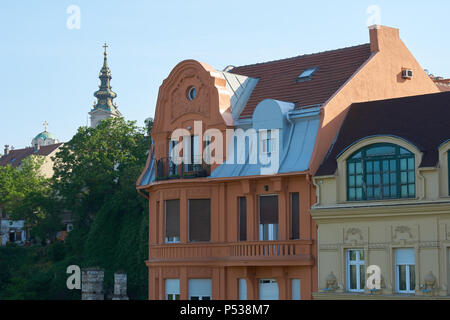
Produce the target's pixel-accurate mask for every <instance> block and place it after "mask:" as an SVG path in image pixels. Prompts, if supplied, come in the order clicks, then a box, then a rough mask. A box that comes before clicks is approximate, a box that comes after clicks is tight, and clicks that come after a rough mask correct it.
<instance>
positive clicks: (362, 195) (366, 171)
mask: <svg viewBox="0 0 450 320" xmlns="http://www.w3.org/2000/svg"><path fill="white" fill-rule="evenodd" d="M415 194H416V190H415V159H414V154H413V153H412V152H410V151H408V150H406V149H405V148H402V147H400V146H397V145H394V144H387V143H377V144H372V145H370V146H367V147H365V148H363V149H361V150H359V151H357V152H356V153H354V154H353V155H352V156H351V157H349V158H348V159H347V200H348V201H362V200H383V199H401V198H414V197H415Z"/></svg>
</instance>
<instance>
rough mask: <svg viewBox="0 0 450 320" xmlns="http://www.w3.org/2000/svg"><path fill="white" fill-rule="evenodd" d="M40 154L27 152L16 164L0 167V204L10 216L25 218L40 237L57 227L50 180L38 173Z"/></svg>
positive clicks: (41, 160)
mask: <svg viewBox="0 0 450 320" xmlns="http://www.w3.org/2000/svg"><path fill="white" fill-rule="evenodd" d="M43 161H44V160H43V158H42V157H39V156H30V157H28V158H26V159H24V160H23V161H22V163H21V164H20V166H18V167H12V166H10V165H8V166H4V167H0V205H1V206H2V208H3V210H5V211H6V212H7V213H8V215H9V216H10V218H11V219H13V220H25V221H26V223H27V225H29V226H34V227H37V226H39V227H41V228H40V229H36V231H37V233H38V234H39V235H40V236H41V237H51V235H53V234H54V233H55V232H54V230H55V229H57V228H58V227H59V225H60V224H59V220H58V218H59V217H58V215H57V214H56V211H55V207H54V201H53V199H52V188H51V185H50V180H49V179H46V178H45V177H44V176H42V175H41V173H40V172H41V171H40V169H41V166H42V163H43Z"/></svg>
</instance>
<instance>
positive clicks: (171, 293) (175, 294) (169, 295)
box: [164, 279, 180, 300]
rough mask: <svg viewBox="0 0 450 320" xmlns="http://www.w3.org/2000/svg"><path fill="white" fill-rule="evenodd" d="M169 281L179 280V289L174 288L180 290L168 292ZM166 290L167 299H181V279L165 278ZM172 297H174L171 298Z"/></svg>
mask: <svg viewBox="0 0 450 320" xmlns="http://www.w3.org/2000/svg"><path fill="white" fill-rule="evenodd" d="M167 281H178V290H174V291H178V292H170V293H168V292H167V291H168V290H167V287H168V283H167ZM164 286H165V288H164V291H165V295H166V300H180V279H165V280H164ZM169 297H170V298H172V299H169Z"/></svg>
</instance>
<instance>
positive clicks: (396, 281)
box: [394, 248, 417, 294]
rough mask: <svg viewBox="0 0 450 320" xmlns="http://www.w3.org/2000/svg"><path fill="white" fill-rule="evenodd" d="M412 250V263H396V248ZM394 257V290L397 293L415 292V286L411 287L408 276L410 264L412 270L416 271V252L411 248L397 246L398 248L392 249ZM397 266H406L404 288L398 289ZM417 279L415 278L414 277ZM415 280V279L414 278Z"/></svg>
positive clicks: (398, 270) (398, 274) (398, 275)
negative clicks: (412, 267)
mask: <svg viewBox="0 0 450 320" xmlns="http://www.w3.org/2000/svg"><path fill="white" fill-rule="evenodd" d="M402 249H403V250H404V249H407V250H412V252H413V254H414V264H411V263H398V262H397V258H396V256H395V255H396V252H397V250H402ZM394 259H395V286H396V291H397V293H407V294H411V293H415V292H416V290H415V288H411V287H410V286H411V278H410V273H411V272H410V271H411V270H410V266H414V272H415V271H416V268H415V266H416V261H415V259H416V254H415V252H414V249H413V248H398V249H394ZM399 266H406V283H405V285H406V290H400V268H399ZM416 279H417V278H416ZM416 281H417V280H416Z"/></svg>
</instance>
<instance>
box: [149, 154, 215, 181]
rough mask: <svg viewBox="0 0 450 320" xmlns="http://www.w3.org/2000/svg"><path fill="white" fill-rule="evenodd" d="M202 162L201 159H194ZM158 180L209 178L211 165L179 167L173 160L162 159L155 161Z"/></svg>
mask: <svg viewBox="0 0 450 320" xmlns="http://www.w3.org/2000/svg"><path fill="white" fill-rule="evenodd" d="M194 160H201V159H194ZM155 162H156V163H155V164H156V165H155V168H156V180H167V179H189V178H198V177H207V176H209V174H210V173H211V168H210V165H208V164H206V163H195V162H200V161H193V162H194V163H190V164H184V163H183V164H180V165H177V164H176V163H174V162H173V161H172V159H171V158H160V159H158V160H155Z"/></svg>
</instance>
